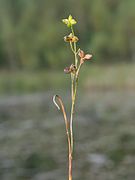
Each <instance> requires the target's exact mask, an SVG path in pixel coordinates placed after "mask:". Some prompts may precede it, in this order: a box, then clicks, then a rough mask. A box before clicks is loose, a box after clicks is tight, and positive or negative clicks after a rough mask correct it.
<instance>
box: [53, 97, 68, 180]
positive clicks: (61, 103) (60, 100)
mask: <svg viewBox="0 0 135 180" xmlns="http://www.w3.org/2000/svg"><path fill="white" fill-rule="evenodd" d="M56 98H57V99H58V101H59V103H60V106H61V111H62V113H63V117H64V120H65V126H66V134H67V140H68V154H69V180H72V150H71V140H70V134H69V121H68V119H67V115H66V111H65V107H64V104H63V102H62V99H61V97H60V96H58V95H55V96H54V97H53V102H54V104H55V105H56V107H57V108H58V110H60V107H59V105H58V104H57V103H56Z"/></svg>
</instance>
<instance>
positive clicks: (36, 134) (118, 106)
mask: <svg viewBox="0 0 135 180" xmlns="http://www.w3.org/2000/svg"><path fill="white" fill-rule="evenodd" d="M82 94H83V96H82V98H78V102H77V106H76V111H77V116H76V118H75V121H74V131H75V134H74V136H75V154H74V179H75V180H82V179H84V180H85V179H86V180H89V179H92V180H93V179H95V180H115V179H119V180H123V179H127V180H128V179H130V180H131V179H134V176H135V172H134V169H135V143H134V142H135V120H134V118H135V93H131V92H105V93H104V92H95V93H94V92H92V93H91V92H85V93H82ZM63 96H64V102H65V101H66V102H67V105H68V108H67V110H68V111H69V105H70V102H69V97H68V96H67V97H66V96H65V95H63ZM51 98H52V93H48V92H47V93H44V94H32V95H25V96H21V97H16V96H15V97H2V98H1V102H0V179H1V180H15V179H17V180H27V179H29V180H30V179H31V180H55V179H59V180H63V179H67V165H68V164H67V141H66V133H65V127H64V121H63V119H62V115H61V113H60V112H58V111H57V109H56V108H55V107H54V106H53V104H52V101H51Z"/></svg>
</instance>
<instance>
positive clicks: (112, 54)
mask: <svg viewBox="0 0 135 180" xmlns="http://www.w3.org/2000/svg"><path fill="white" fill-rule="evenodd" d="M134 7H135V1H134V0H128V1H127V0H123V1H118V0H102V1H101V0H91V1H89V0H80V1H77V3H76V1H62V0H56V1H52V0H50V1H49V2H48V1H47V0H45V1H42V0H38V1H36V0H32V1H27V0H17V1H16V0H0V12H1V16H0V27H1V28H0V67H1V68H10V69H39V68H48V67H51V68H59V67H60V66H62V67H63V66H64V64H65V63H67V62H69V61H70V59H71V57H70V56H69V55H68V53H67V52H66V50H65V49H66V47H65V46H63V41H62V37H64V35H65V33H64V31H65V27H63V26H62V23H58V22H59V19H63V18H65V17H67V15H68V14H69V13H71V14H73V17H75V18H76V17H77V18H78V21H79V22H81V23H80V24H79V23H78V29H79V33H80V34H83V37H81V38H82V39H81V42H82V44H81V46H82V45H83V46H85V47H86V49H87V50H88V51H91V52H92V53H93V54H96V56H95V59H96V60H97V62H107V63H108V62H114V61H123V60H124V61H126V60H127V57H129V58H128V61H134V57H135V53H134V52H135V43H134V42H135V38H134V37H135V13H134ZM67 31H68V30H67ZM69 64H70V62H69Z"/></svg>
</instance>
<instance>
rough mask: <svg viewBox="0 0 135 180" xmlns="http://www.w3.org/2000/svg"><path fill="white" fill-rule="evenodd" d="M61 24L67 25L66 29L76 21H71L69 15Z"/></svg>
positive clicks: (71, 18)
mask: <svg viewBox="0 0 135 180" xmlns="http://www.w3.org/2000/svg"><path fill="white" fill-rule="evenodd" d="M62 22H63V23H64V24H66V25H67V27H71V26H72V25H74V24H76V23H77V22H76V20H75V19H73V17H72V16H71V15H69V17H68V19H63V20H62Z"/></svg>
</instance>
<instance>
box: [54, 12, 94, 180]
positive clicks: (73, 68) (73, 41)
mask: <svg viewBox="0 0 135 180" xmlns="http://www.w3.org/2000/svg"><path fill="white" fill-rule="evenodd" d="M62 22H63V23H64V24H66V26H67V27H68V28H69V29H70V34H69V35H67V36H65V37H64V41H65V42H67V43H69V45H70V48H71V51H72V53H73V55H74V60H73V63H72V64H71V65H70V66H69V67H66V68H65V69H64V72H65V73H66V74H69V75H70V77H71V101H72V105H71V112H70V118H69V119H68V118H67V114H66V111H65V106H64V104H63V101H62V99H61V97H60V96H59V95H54V97H53V102H54V104H55V105H56V107H57V108H58V110H61V111H62V113H63V116H64V121H65V126H66V133H67V140H68V158H69V171H68V173H69V174H68V179H69V180H72V158H73V157H72V155H73V146H74V138H73V137H74V136H73V117H74V108H75V100H76V94H77V87H78V80H79V74H80V69H81V67H82V65H83V64H84V63H85V62H86V61H89V60H91V58H92V55H91V54H85V53H84V51H83V50H81V49H80V48H78V47H77V42H78V41H79V38H78V37H77V36H76V35H75V32H74V29H73V26H74V25H75V24H76V23H77V22H76V20H75V19H73V18H72V16H71V15H69V17H68V19H63V20H62ZM56 100H57V101H58V102H59V105H58V104H57V103H56Z"/></svg>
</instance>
